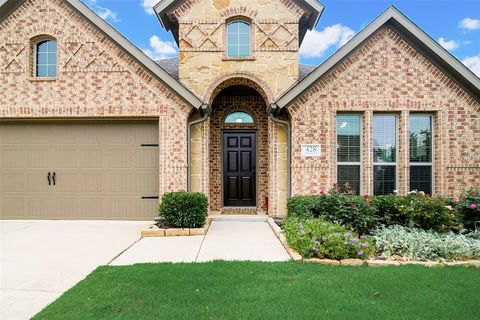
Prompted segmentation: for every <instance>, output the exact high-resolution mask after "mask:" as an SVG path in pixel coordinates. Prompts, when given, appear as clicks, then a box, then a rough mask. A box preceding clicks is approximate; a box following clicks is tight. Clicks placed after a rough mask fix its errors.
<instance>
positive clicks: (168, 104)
mask: <svg viewBox="0 0 480 320" xmlns="http://www.w3.org/2000/svg"><path fill="white" fill-rule="evenodd" d="M42 35H48V36H50V37H53V38H55V39H56V40H57V47H58V49H57V52H58V55H57V60H58V63H57V64H58V68H57V77H56V79H54V80H51V79H50V80H44V79H35V78H33V77H32V74H33V73H32V61H33V59H32V50H31V47H32V41H34V40H35V39H36V38H37V37H38V36H42ZM190 110H191V107H190V106H187V105H186V104H185V103H184V102H183V100H182V99H181V98H180V97H178V96H177V95H176V94H175V93H173V92H172V91H171V90H170V89H169V88H168V87H167V86H166V85H165V84H164V83H163V82H161V81H160V80H158V79H157V78H155V77H154V76H153V75H152V74H151V73H150V72H149V71H147V70H146V69H145V68H143V67H142V66H141V65H139V64H138V63H137V62H136V61H135V60H134V59H132V58H131V57H130V56H129V55H128V54H127V53H126V52H125V51H124V50H122V49H121V48H119V47H118V46H117V45H116V44H115V43H113V42H112V41H110V40H109V39H108V38H107V37H106V36H105V35H104V34H103V33H101V32H100V31H99V30H98V29H97V28H96V27H94V26H93V25H92V24H90V23H89V22H88V21H87V20H86V19H84V18H83V17H81V16H80V15H79V14H78V13H77V12H76V11H75V10H73V9H72V8H71V7H70V6H69V5H68V4H67V3H65V2H64V1H61V0H27V1H25V2H24V3H23V4H22V5H21V6H20V7H19V8H18V9H17V10H16V11H15V12H13V14H12V15H10V16H9V17H7V18H6V19H5V20H4V21H2V22H1V24H0V118H38V119H41V118H69V119H73V118H90V117H95V118H112V117H115V118H132V117H149V118H158V119H159V128H160V133H159V134H160V137H159V140H160V150H159V152H160V176H159V179H160V193H163V192H165V191H172V190H185V189H186V157H185V154H186V130H185V125H186V119H187V116H188V113H189V112H190Z"/></svg>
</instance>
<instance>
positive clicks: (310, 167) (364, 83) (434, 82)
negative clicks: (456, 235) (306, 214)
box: [289, 27, 480, 195]
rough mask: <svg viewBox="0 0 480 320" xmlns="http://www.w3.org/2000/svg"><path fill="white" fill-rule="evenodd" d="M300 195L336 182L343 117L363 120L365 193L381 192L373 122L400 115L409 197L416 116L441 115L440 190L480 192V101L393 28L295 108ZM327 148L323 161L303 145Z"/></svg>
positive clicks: (402, 174) (402, 187) (401, 172)
mask: <svg viewBox="0 0 480 320" xmlns="http://www.w3.org/2000/svg"><path fill="white" fill-rule="evenodd" d="M289 112H290V115H291V118H292V120H291V121H292V132H293V150H292V151H293V154H292V155H293V160H292V191H293V194H315V193H319V192H320V191H322V190H328V189H329V188H332V187H333V186H334V185H335V183H336V114H337V113H338V112H358V113H360V114H362V119H363V136H362V147H363V152H362V178H363V179H362V180H363V181H362V189H363V190H362V191H363V192H366V193H372V192H373V165H372V161H373V159H372V151H371V150H372V143H373V141H372V117H373V115H374V114H375V113H376V112H390V113H394V114H396V115H397V116H398V122H397V124H398V128H399V130H398V146H399V147H398V154H397V159H398V161H397V172H398V179H397V181H398V185H397V189H398V190H399V192H401V193H405V192H407V191H409V190H408V189H409V159H408V155H409V147H408V141H409V140H408V133H409V115H410V114H411V113H413V112H428V113H430V114H432V115H434V148H435V151H434V192H435V193H437V194H445V195H452V194H457V193H459V192H460V191H462V190H464V189H465V188H467V187H477V188H478V187H480V153H479V152H478V150H480V116H479V112H480V103H478V102H477V101H475V100H474V99H473V98H472V97H471V96H470V95H469V94H468V93H466V92H465V91H464V90H462V89H461V88H460V87H459V86H458V85H457V84H456V83H455V82H453V81H452V80H451V79H450V78H449V77H448V76H447V75H445V74H443V73H442V72H441V71H440V70H439V69H437V68H436V67H435V66H434V65H433V64H432V63H431V62H429V60H427V59H426V58H425V57H424V56H422V55H421V54H420V53H419V52H418V51H416V50H415V49H414V48H413V47H411V46H410V45H409V44H408V43H407V42H405V41H404V40H403V39H402V38H401V37H400V36H399V35H398V34H397V33H396V32H395V31H394V30H392V29H391V28H389V27H384V28H382V29H380V30H379V31H378V32H377V33H375V34H374V35H372V37H371V38H370V39H368V40H367V41H366V42H365V43H364V44H363V45H362V46H361V47H360V48H358V49H357V50H355V52H353V53H352V54H351V55H350V56H349V57H347V58H346V59H345V60H343V61H342V62H341V63H340V64H339V65H337V66H336V67H335V68H334V69H333V70H332V71H330V72H329V73H328V74H326V75H325V76H324V77H323V78H322V79H319V80H318V81H317V82H316V84H315V85H313V86H312V87H311V88H310V89H308V90H307V91H306V92H305V93H304V94H303V95H302V96H301V97H299V98H298V99H297V100H296V101H295V102H294V103H293V105H291V106H290V107H289ZM307 143H320V144H321V146H322V156H321V157H319V158H304V157H302V156H301V144H307Z"/></svg>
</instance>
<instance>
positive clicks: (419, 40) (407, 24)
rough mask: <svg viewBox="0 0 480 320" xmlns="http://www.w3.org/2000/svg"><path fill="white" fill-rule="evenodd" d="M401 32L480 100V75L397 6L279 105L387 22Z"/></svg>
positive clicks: (288, 101)
mask: <svg viewBox="0 0 480 320" xmlns="http://www.w3.org/2000/svg"><path fill="white" fill-rule="evenodd" d="M387 24H388V25H389V26H390V27H392V28H393V29H394V30H395V31H396V32H398V33H399V34H400V35H401V36H402V37H403V38H404V39H405V40H406V41H407V42H408V43H409V44H410V45H412V46H413V47H414V48H416V49H417V50H418V51H419V52H420V53H421V54H422V55H423V56H425V57H426V58H427V59H429V60H430V61H432V62H433V63H434V64H435V65H436V66H437V67H438V68H439V69H440V70H441V71H442V72H444V73H445V74H447V75H449V76H450V77H451V79H452V80H454V81H455V82H456V83H457V84H458V85H460V86H461V87H462V88H464V89H465V90H466V91H467V92H469V93H470V94H471V95H472V97H473V98H475V99H476V100H477V101H480V78H479V77H477V76H476V75H475V74H474V73H473V72H472V71H471V70H470V69H468V68H467V67H466V66H465V65H464V64H463V63H461V62H460V61H459V60H458V59H457V58H455V57H454V56H453V55H452V54H451V53H450V52H448V51H447V50H446V49H444V48H443V47H442V46H440V44H439V43H438V42H436V41H435V40H434V39H433V38H432V37H430V36H429V35H428V34H427V33H426V32H425V31H423V30H422V29H420V28H419V27H418V26H417V25H416V24H415V23H414V22H413V21H412V20H410V19H409V18H408V17H407V16H405V15H404V14H403V13H402V12H401V11H400V10H399V9H397V8H396V7H395V6H393V5H391V6H389V7H388V8H387V9H386V10H385V11H383V12H382V13H381V14H380V15H379V16H378V17H377V18H375V19H374V20H373V21H372V22H371V23H370V24H369V25H368V26H367V27H365V28H364V29H363V30H361V31H360V32H359V33H357V34H356V35H355V36H354V37H353V38H352V39H351V40H350V41H349V42H347V43H346V44H345V45H344V46H343V47H341V48H340V49H338V50H337V51H336V52H335V53H334V54H333V55H332V56H330V58H328V59H327V60H325V61H324V62H323V63H322V64H321V65H319V66H318V67H317V68H316V69H315V70H314V71H313V72H311V73H310V74H309V75H308V76H307V77H305V79H303V80H302V81H300V82H298V83H297V84H296V85H294V86H292V87H291V88H290V89H289V90H288V91H286V92H285V93H284V94H283V95H282V96H281V97H280V98H279V99H278V100H277V101H276V103H275V104H276V105H277V107H278V108H283V107H287V106H288V105H290V104H291V103H292V102H293V101H294V100H295V99H296V98H297V97H298V96H299V95H301V94H302V93H303V92H304V91H305V90H308V88H310V87H311V86H313V85H314V84H315V82H316V81H317V80H319V79H320V78H322V77H323V76H324V75H326V74H327V73H328V72H329V71H330V70H332V69H333V68H334V67H335V66H336V65H337V64H338V63H340V62H341V61H342V60H343V59H344V58H346V57H347V56H348V55H350V54H351V53H352V52H353V51H355V50H356V49H357V48H359V47H360V46H361V45H362V44H363V43H364V42H365V41H366V40H367V39H368V38H369V37H370V36H371V35H372V34H374V33H375V32H376V31H377V30H379V29H380V28H382V27H383V26H385V25H387Z"/></svg>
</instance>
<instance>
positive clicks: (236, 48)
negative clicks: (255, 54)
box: [227, 21, 250, 57]
mask: <svg viewBox="0 0 480 320" xmlns="http://www.w3.org/2000/svg"><path fill="white" fill-rule="evenodd" d="M227 54H228V56H230V57H246V56H249V55H250V25H249V24H248V23H246V22H243V21H236V22H232V23H230V24H229V25H228V27H227Z"/></svg>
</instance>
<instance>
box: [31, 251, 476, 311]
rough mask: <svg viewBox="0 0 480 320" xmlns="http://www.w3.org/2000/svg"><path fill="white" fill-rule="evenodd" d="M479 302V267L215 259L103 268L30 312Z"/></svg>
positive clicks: (426, 306)
mask: <svg viewBox="0 0 480 320" xmlns="http://www.w3.org/2000/svg"><path fill="white" fill-rule="evenodd" d="M25 303H28V302H27V301H26V302H25ZM479 307H480V269H474V268H462V267H450V268H438V269H433V268H425V267H421V266H404V267H381V268H368V267H328V266H321V265H315V264H301V263H295V262H285V263H257V262H222V261H217V262H212V263H205V264H147V265H135V266H128V267H100V268H98V269H97V270H95V271H94V272H93V273H92V274H90V275H89V276H88V277H87V278H86V279H85V280H83V281H82V282H80V283H79V284H78V285H76V286H75V287H74V288H72V289H71V290H69V291H67V292H66V293H65V294H64V295H62V296H61V297H60V298H59V299H58V300H57V301H55V302H54V303H52V304H51V305H50V306H48V307H47V308H46V309H44V310H43V311H42V312H41V313H40V314H38V315H37V316H36V317H35V318H34V319H49V320H51V319H135V320H138V319H362V320H371V319H408V320H411V319H436V320H437V319H462V320H466V319H480V309H479Z"/></svg>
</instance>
